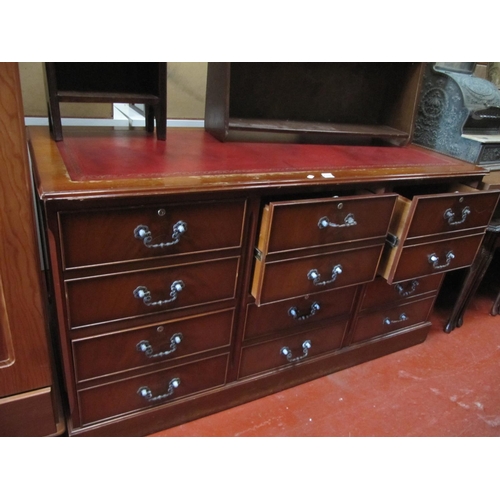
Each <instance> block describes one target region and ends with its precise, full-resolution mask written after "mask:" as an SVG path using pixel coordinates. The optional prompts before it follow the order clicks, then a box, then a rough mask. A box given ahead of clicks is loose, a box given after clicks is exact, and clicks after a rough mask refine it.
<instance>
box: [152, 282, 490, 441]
mask: <svg viewBox="0 0 500 500" xmlns="http://www.w3.org/2000/svg"><path fill="white" fill-rule="evenodd" d="M455 292H456V290H453V289H450V291H448V289H447V288H446V286H445V287H444V288H443V290H442V293H441V295H440V298H439V300H438V303H437V307H436V310H435V312H434V313H433V315H432V318H431V320H432V323H433V327H432V329H431V331H430V333H429V336H428V337H427V340H426V341H425V342H424V343H423V344H420V345H417V346H414V347H411V348H409V349H405V350H403V351H400V352H397V353H394V354H390V355H388V356H385V357H383V358H379V359H377V360H374V361H371V362H368V363H364V364H362V365H358V366H355V367H353V368H349V369H347V370H343V371H341V372H337V373H334V374H332V375H329V376H326V377H323V378H320V379H317V380H314V381H312V382H309V383H306V384H303V385H300V386H298V387H294V388H291V389H288V390H286V391H282V392H280V393H278V394H274V395H272V396H268V397H265V398H262V399H259V400H257V401H253V402H250V403H247V404H244V405H241V406H239V407H236V408H232V409H230V410H227V411H224V412H221V413H218V414H215V415H211V416H209V417H205V418H202V419H199V420H196V421H194V422H190V423H187V424H184V425H180V426H178V427H174V428H171V429H167V430H165V431H162V432H159V433H156V434H154V436H157V437H159V436H165V437H167V436H218V437H223V436H289V437H292V436H322V437H326V436H332V437H333V436H363V437H368V436H400V437H403V436H434V437H435V436H456V437H458V436H500V316H496V317H493V316H491V315H490V314H489V311H490V308H491V305H492V301H493V299H494V296H495V293H496V290H495V286H494V285H493V284H488V283H485V284H483V286H482V287H481V289H480V291H479V292H478V294H477V295H476V297H475V298H474V300H473V302H472V303H471V305H470V307H469V309H468V311H467V313H466V315H465V320H464V325H463V326H462V327H461V328H457V329H455V330H454V331H453V332H451V333H450V334H446V333H444V332H443V327H444V325H445V323H446V320H447V318H448V316H449V310H450V309H449V305H447V304H446V298H447V294H453V293H455ZM443 299H444V300H443Z"/></svg>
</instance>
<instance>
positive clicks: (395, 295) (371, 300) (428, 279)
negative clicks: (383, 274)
mask: <svg viewBox="0 0 500 500" xmlns="http://www.w3.org/2000/svg"><path fill="white" fill-rule="evenodd" d="M443 276H444V275H443V274H435V275H432V276H424V277H422V278H418V279H414V280H410V281H404V282H402V283H397V284H396V285H389V284H388V283H387V281H385V280H384V279H383V278H377V279H376V280H375V281H373V282H371V283H367V284H366V285H365V288H364V291H363V297H362V305H361V309H369V308H370V307H376V306H380V305H383V304H391V303H395V302H401V301H402V300H408V299H412V298H413V297H416V296H418V295H421V294H423V293H428V292H432V291H437V290H438V289H439V287H440V285H441V281H442V280H443Z"/></svg>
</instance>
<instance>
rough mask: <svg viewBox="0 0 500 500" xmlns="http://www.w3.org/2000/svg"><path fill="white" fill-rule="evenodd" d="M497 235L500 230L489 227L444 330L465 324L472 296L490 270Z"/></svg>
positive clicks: (499, 300) (499, 298)
mask: <svg viewBox="0 0 500 500" xmlns="http://www.w3.org/2000/svg"><path fill="white" fill-rule="evenodd" d="M495 227H496V226H495ZM497 236H498V232H496V231H495V230H489V228H488V230H487V231H486V235H485V237H484V240H483V243H482V245H481V248H480V249H479V252H478V254H477V256H476V258H475V260H474V262H473V263H472V265H471V267H470V268H469V270H468V272H467V276H466V278H465V281H464V283H463V285H462V288H461V290H460V293H459V295H458V298H457V300H456V302H455V304H454V306H453V309H452V311H451V315H450V318H449V319H448V323H446V326H445V327H444V331H445V332H446V333H450V332H451V331H453V330H454V329H455V328H457V327H461V326H462V325H463V321H464V320H463V317H464V314H465V311H466V310H467V307H468V306H469V304H470V301H471V299H472V297H473V296H474V294H475V293H476V291H477V289H478V288H479V285H480V284H481V281H482V280H483V278H484V275H485V274H486V271H487V270H488V267H489V265H490V263H491V261H492V259H493V255H494V253H495V248H496V246H497ZM497 302H498V303H500V295H499V297H498V298H497ZM495 304H496V302H495ZM497 308H498V305H497Z"/></svg>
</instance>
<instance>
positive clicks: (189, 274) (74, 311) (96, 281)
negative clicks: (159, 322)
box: [66, 257, 239, 328]
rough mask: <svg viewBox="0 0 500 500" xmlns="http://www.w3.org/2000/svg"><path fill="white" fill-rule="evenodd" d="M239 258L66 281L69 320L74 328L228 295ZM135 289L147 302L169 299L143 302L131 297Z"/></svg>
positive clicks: (136, 297)
mask: <svg viewBox="0 0 500 500" xmlns="http://www.w3.org/2000/svg"><path fill="white" fill-rule="evenodd" d="M238 262H239V259H238V258H237V257H234V258H229V259H220V260H213V261H207V262H201V263H200V262H197V263H194V264H186V265H182V266H172V267H161V268H156V269H149V270H146V271H134V272H128V273H118V274H109V275H104V276H97V277H91V278H82V279H75V280H68V281H66V290H67V303H68V309H69V324H70V325H71V327H73V328H75V327H79V326H85V325H91V324H95V323H103V322H107V321H114V320H119V319H125V318H132V317H137V316H147V315H150V314H154V313H158V312H165V311H172V310H175V309H180V308H184V307H188V306H193V305H197V304H205V303H210V302H216V301H219V300H223V299H230V298H233V297H234V294H235V286H236V274H237V269H238ZM179 281H181V282H182V283H183V285H184V287H183V288H182V290H180V291H178V292H177V293H176V294H174V292H173V291H171V290H172V286H173V285H174V283H175V282H179ZM138 287H146V288H147V290H148V291H149V292H150V294H151V303H153V302H158V301H170V302H167V303H162V304H158V305H153V304H152V305H149V306H148V305H146V304H145V302H144V299H143V298H141V297H140V296H136V295H134V291H135V290H136V289H138ZM174 297H176V298H175V299H174ZM172 299H174V300H172Z"/></svg>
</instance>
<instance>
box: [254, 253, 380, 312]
mask: <svg viewBox="0 0 500 500" xmlns="http://www.w3.org/2000/svg"><path fill="white" fill-rule="evenodd" d="M381 251H382V246H381V245H377V246H373V247H368V248H358V249H353V250H346V251H343V252H333V253H327V254H321V255H313V256H307V257H303V258H300V259H290V260H283V261H278V262H270V263H267V264H266V265H265V266H262V268H259V267H257V268H256V271H255V278H254V287H253V289H252V295H253V296H254V297H255V299H256V301H257V304H259V303H260V304H263V303H266V302H273V301H275V300H282V299H287V298H292V297H300V296H302V295H307V294H310V293H314V292H318V291H322V290H330V289H333V288H342V287H345V286H349V285H355V284H359V283H365V282H367V281H371V280H372V279H373V278H374V277H375V271H376V269H377V264H378V261H379V257H380V253H381ZM257 263H258V261H257ZM337 266H341V270H342V272H341V273H338V274H337V273H335V269H336V268H337ZM312 270H316V271H317V272H318V274H319V275H320V281H319V283H322V282H324V281H330V283H327V284H325V285H321V284H318V285H315V284H314V282H313V280H311V279H309V278H308V275H309V274H310V271H312ZM261 273H262V276H261V275H260V274H261ZM334 276H335V277H334ZM260 279H262V281H261V282H260Z"/></svg>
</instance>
